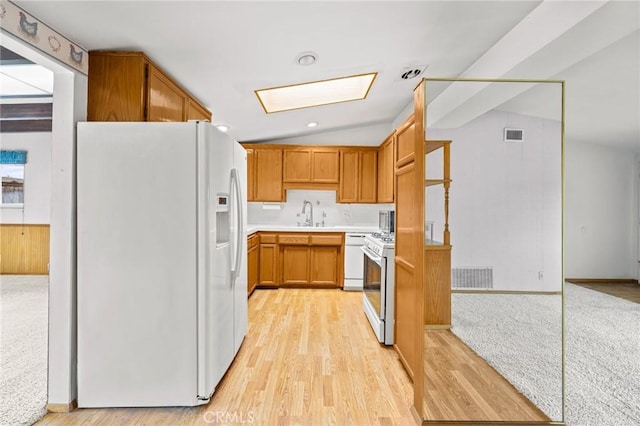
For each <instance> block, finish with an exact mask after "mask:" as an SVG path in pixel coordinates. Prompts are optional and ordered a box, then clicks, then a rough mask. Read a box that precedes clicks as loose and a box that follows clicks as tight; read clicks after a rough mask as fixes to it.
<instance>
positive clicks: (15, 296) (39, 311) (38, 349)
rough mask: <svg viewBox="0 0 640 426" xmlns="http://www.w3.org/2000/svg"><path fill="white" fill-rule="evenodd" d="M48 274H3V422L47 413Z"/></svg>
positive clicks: (25, 422) (0, 281) (0, 324)
mask: <svg viewBox="0 0 640 426" xmlns="http://www.w3.org/2000/svg"><path fill="white" fill-rule="evenodd" d="M47 287H48V276H42V275H39V276H12V275H2V276H0V358H1V359H0V371H1V374H0V397H1V399H0V425H31V424H33V423H34V422H35V421H37V420H38V419H39V418H41V417H42V416H44V415H45V414H46V409H45V406H46V404H47V322H48V320H47V312H48V302H47V298H48V291H47Z"/></svg>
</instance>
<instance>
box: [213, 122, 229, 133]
mask: <svg viewBox="0 0 640 426" xmlns="http://www.w3.org/2000/svg"><path fill="white" fill-rule="evenodd" d="M216 127H217V128H218V130H220V131H221V132H225V133H227V130H229V126H226V125H224V124H216Z"/></svg>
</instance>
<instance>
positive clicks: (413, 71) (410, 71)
mask: <svg viewBox="0 0 640 426" xmlns="http://www.w3.org/2000/svg"><path fill="white" fill-rule="evenodd" d="M427 66H428V65H416V66H413V67H405V68H403V69H402V70H401V71H400V78H401V79H402V80H411V79H412V78H416V77H418V76H419V75H422V73H423V72H424V70H426V69H427Z"/></svg>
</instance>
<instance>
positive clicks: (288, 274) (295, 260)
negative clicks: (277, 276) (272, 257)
mask: <svg viewBox="0 0 640 426" xmlns="http://www.w3.org/2000/svg"><path fill="white" fill-rule="evenodd" d="M306 284H309V247H308V246H283V247H282V285H289V286H299V285H306Z"/></svg>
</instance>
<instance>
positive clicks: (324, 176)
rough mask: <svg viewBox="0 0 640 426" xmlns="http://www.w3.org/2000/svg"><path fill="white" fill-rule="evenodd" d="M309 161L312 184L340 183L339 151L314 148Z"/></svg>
mask: <svg viewBox="0 0 640 426" xmlns="http://www.w3.org/2000/svg"><path fill="white" fill-rule="evenodd" d="M311 161H312V164H311V173H312V176H311V181H312V182H317V183H338V182H339V181H340V151H338V150H337V149H330V148H327V149H317V148H314V149H313V150H312V151H311Z"/></svg>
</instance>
